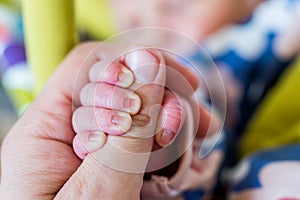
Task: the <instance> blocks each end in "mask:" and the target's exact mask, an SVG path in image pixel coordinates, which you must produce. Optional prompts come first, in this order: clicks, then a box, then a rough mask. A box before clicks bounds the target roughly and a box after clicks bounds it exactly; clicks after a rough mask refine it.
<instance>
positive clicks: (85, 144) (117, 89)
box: [72, 53, 220, 159]
mask: <svg viewBox="0 0 300 200" xmlns="http://www.w3.org/2000/svg"><path fill="white" fill-rule="evenodd" d="M150 54H151V53H150ZM152 55H153V54H152ZM153 56H154V59H157V58H155V55H153ZM165 61H166V63H168V65H170V66H172V68H174V69H175V70H177V71H179V72H180V73H181V74H182V75H183V76H185V77H188V80H189V81H190V84H191V86H192V87H193V88H194V89H196V88H197V86H198V81H197V78H196V77H195V76H194V75H193V74H191V72H190V71H189V70H188V69H187V68H184V66H182V65H180V64H178V63H177V62H175V61H174V60H172V59H170V58H169V57H168V56H165ZM108 63H109V62H108V61H106V60H102V61H98V62H96V63H94V64H93V65H92V67H91V69H90V71H89V81H90V83H87V84H86V85H85V86H84V87H83V89H82V91H81V93H80V100H81V104H82V105H83V106H82V107H80V108H78V109H77V110H76V111H75V112H74V114H73V119H72V121H73V128H74V130H75V132H76V133H77V135H76V136H75V138H74V141H73V148H74V151H75V153H76V154H77V155H78V157H80V158H81V159H84V158H85V156H86V155H88V154H89V153H93V152H95V151H97V150H99V149H100V148H101V147H102V146H103V145H104V144H105V141H106V137H105V136H106V134H108V135H122V134H124V133H126V132H127V131H128V130H129V129H130V127H131V124H132V120H131V117H130V115H135V114H136V113H137V112H138V111H139V109H140V106H141V100H140V98H139V96H138V95H137V94H135V93H134V92H133V91H131V90H130V89H129V88H128V87H129V86H130V85H131V84H132V83H133V81H134V78H133V77H134V76H133V74H132V72H131V71H129V70H128V69H129V67H128V66H126V64H124V61H122V60H119V61H115V62H113V63H111V64H108ZM124 69H125V70H124ZM124 71H126V73H127V76H126V77H127V81H125V83H126V84H125V85H124V79H123V80H122V81H123V82H122V83H120V79H118V78H117V77H118V76H117V75H118V74H122V73H123V72H124ZM116 74H117V75H116ZM108 83H109V84H108ZM128 99H130V101H128ZM124 102H125V103H124ZM128 102H131V103H128ZM128 105H129V107H130V108H128V107H127V106H128ZM199 112H200V115H201V123H199V130H198V133H197V137H204V136H207V135H212V134H214V133H216V132H217V131H218V129H219V128H220V123H219V119H218V118H217V117H215V116H213V115H212V114H211V113H209V112H208V111H207V110H206V109H205V108H204V107H203V106H201V105H199ZM116 114H118V115H121V116H119V117H117V118H116V119H118V120H114V118H115V117H114V116H116ZM118 115H117V116H118ZM182 116H183V115H182V110H181V106H180V103H179V100H178V98H177V97H176V94H174V93H173V92H172V91H169V90H167V89H166V91H165V94H164V99H163V102H162V112H161V116H160V119H161V121H160V122H159V123H160V124H161V125H162V128H161V129H160V130H158V133H157V134H156V135H155V141H156V143H157V144H158V145H159V146H161V147H165V146H167V145H169V144H170V143H172V141H173V140H174V139H175V137H176V135H177V133H178V132H179V128H180V125H181V121H182V119H181V117H182ZM210 122H212V124H213V127H215V128H213V129H211V130H212V131H211V132H210V133H208V132H207V130H208V126H209V124H210Z"/></svg>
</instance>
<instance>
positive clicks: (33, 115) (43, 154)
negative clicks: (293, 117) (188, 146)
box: [0, 0, 240, 199]
mask: <svg viewBox="0 0 300 200" xmlns="http://www.w3.org/2000/svg"><path fill="white" fill-rule="evenodd" d="M116 1H117V0H116ZM217 1H219V0H215V1H211V2H212V3H209V2H210V1H206V3H207V4H208V6H209V5H213V4H214V3H215V2H217ZM226 1H233V0H226ZM226 1H225V0H224V2H226ZM121 2H122V1H119V2H118V3H121ZM123 2H124V3H125V1H123ZM155 2H157V1H155ZM201 2H202V1H201ZM238 2H240V1H238ZM126 4H127V5H135V4H131V3H128V2H127V1H126ZM143 4H144V5H147V4H146V3H143ZM225 4H227V3H225ZM192 7H193V6H192ZM221 7H222V6H219V7H218V8H221ZM119 8H122V6H118V7H116V9H119ZM235 8H237V7H235ZM140 10H141V11H142V10H143V11H145V9H140ZM203 10H207V11H208V12H210V11H211V8H207V9H204V8H203ZM213 10H214V13H217V14H222V13H223V12H217V10H215V8H213ZM115 13H119V12H118V11H117V10H116V12H115ZM185 13H190V12H185ZM193 13H195V12H191V14H193ZM198 13H202V12H199V11H198ZM210 13H212V12H210ZM228 13H231V14H232V13H236V12H228ZM130 14H135V12H130ZM204 14H205V13H204V12H203V15H204ZM206 14H209V13H206ZM176 15H177V14H176ZM226 15H227V14H225V16H226ZM121 16H123V17H124V16H130V15H121ZM158 18H160V19H162V18H161V17H158ZM216 18H218V17H216ZM237 18H239V17H237ZM119 19H120V18H119ZM185 19H192V18H189V17H188V16H186V17H185ZM199 19H203V20H204V19H208V18H207V17H206V16H205V17H201V18H199ZM209 19H212V18H209ZM232 19H235V17H234V18H231V17H221V18H219V19H216V21H214V22H208V21H207V22H201V23H203V26H201V27H202V28H201V29H202V30H196V31H195V32H198V33H199V36H198V35H197V36H195V35H194V31H193V30H191V29H190V27H199V26H198V24H199V23H200V22H196V24H187V23H182V22H175V23H169V22H167V24H175V25H176V24H177V25H178V26H183V25H184V24H186V25H187V26H188V27H189V28H188V29H185V28H184V27H182V28H180V27H178V28H176V29H177V30H179V31H183V30H187V31H188V32H187V33H186V34H187V35H189V36H191V37H192V38H195V39H197V40H198V39H199V40H201V38H203V37H204V35H207V34H208V33H210V32H212V31H214V30H216V29H218V28H219V27H221V26H223V25H224V23H227V22H230V21H232ZM134 20H136V18H134ZM146 21H147V20H146ZM168 21H170V22H171V21H172V18H171V17H170V18H169V19H168ZM133 22H134V21H133ZM133 22H131V23H132V24H129V25H128V26H127V25H124V26H123V25H121V26H123V27H124V28H122V29H127V28H132V27H139V26H140V24H139V23H136V22H134V23H133ZM119 23H122V22H119ZM164 23H165V22H164ZM191 23H192V21H191ZM148 25H153V26H155V25H157V24H155V23H152V24H150V23H149V24H148ZM158 26H164V25H163V24H162V25H158ZM96 45H97V44H96V43H87V44H82V45H80V46H78V47H77V48H75V50H73V51H72V52H71V54H70V55H69V56H68V57H67V58H66V60H65V61H64V62H63V63H62V64H61V66H60V67H59V68H58V70H57V71H56V72H55V74H54V75H53V76H52V77H51V78H50V80H49V82H48V83H47V85H46V86H45V88H44V90H43V91H42V93H41V94H40V95H39V97H38V98H37V99H36V101H35V102H33V104H32V105H31V106H30V108H29V109H28V110H27V111H26V112H25V113H24V115H23V116H22V117H21V118H20V120H19V121H18V122H17V123H16V124H15V125H14V127H13V128H12V129H11V130H10V132H9V134H8V135H7V137H6V138H5V140H4V142H3V145H2V156H1V165H2V168H1V175H2V177H1V190H0V199H20V198H21V199H53V198H54V197H55V196H56V195H57V193H58V192H59V191H60V190H61V188H62V187H63V185H64V184H65V183H66V181H67V180H69V179H70V177H71V176H72V175H73V174H74V173H75V172H76V173H75V174H74V175H73V176H72V182H71V181H69V182H68V183H69V184H67V185H66V187H64V188H63V190H61V192H60V195H61V196H60V197H59V198H57V199H63V198H64V197H65V199H70V198H71V197H76V198H80V197H82V198H83V197H84V198H87V199H93V197H95V196H96V197H97V196H98V195H103V197H108V195H110V194H115V191H122V192H119V193H117V195H121V196H122V197H125V196H126V197H128V198H129V199H138V195H139V190H140V186H141V179H140V176H139V175H136V176H131V177H130V179H128V177H127V174H124V173H123V174H122V173H121V174H118V175H116V171H112V170H111V169H110V168H107V167H105V166H103V165H100V164H99V163H98V162H95V160H93V159H86V160H85V161H84V162H83V163H82V161H81V160H80V159H79V158H78V157H77V156H76V155H75V153H74V152H73V149H72V140H73V138H74V136H75V133H74V131H73V129H72V124H71V118H72V113H73V109H72V106H73V105H75V106H78V105H80V100H79V94H80V91H81V89H82V87H83V86H84V85H86V84H87V83H88V69H86V74H87V76H86V77H81V78H80V80H77V83H80V84H77V85H76V86H74V85H73V82H74V81H75V79H76V75H77V71H78V69H79V67H80V66H81V64H82V62H83V61H84V59H85V57H86V56H87V52H89V51H90V50H91V49H93V48H94V47H95V46H96ZM114 51H118V50H117V48H116V49H112V48H109V47H108V50H107V52H109V53H111V52H114ZM102 53H103V54H105V52H102ZM165 61H166V63H167V62H168V61H167V58H166V59H165ZM88 62H90V64H91V65H92V64H93V63H96V62H97V59H96V58H94V59H91V60H90V61H88ZM170 66H172V65H170ZM172 67H173V66H172ZM176 67H178V65H177V66H176ZM176 67H175V68H176ZM179 68H180V67H179ZM83 73H84V72H83ZM182 74H183V75H186V77H188V80H189V81H190V82H191V84H192V85H193V86H195V87H197V85H198V81H197V79H195V76H194V75H193V74H192V73H191V72H189V71H188V70H186V69H182ZM193 83H197V84H193ZM73 91H74V93H75V95H74V96H73ZM199 109H200V108H199ZM208 118H211V115H210V114H209V115H208ZM213 119H215V118H213ZM202 125H203V129H204V130H205V127H207V125H205V124H203V123H200V127H202ZM200 129H201V128H200ZM203 129H202V130H203ZM198 134H199V135H203V132H202V131H200V132H198ZM79 166H80V170H78V168H79ZM95 166H96V167H95ZM106 175H107V176H109V177H110V178H112V179H108V178H105V176H106ZM115 175H116V176H115ZM99 180H103V182H101V181H99ZM109 181H111V182H109ZM112 184H113V185H114V187H108V186H111V185H112ZM124 185H126V190H124ZM89 186H92V188H88V187H89ZM128 187H132V188H128ZM99 188H100V189H99ZM101 189H102V190H101ZM99 191H101V192H103V193H102V194H99ZM131 195H133V196H131ZM71 199H72V198H71ZM94 199H95V198H94Z"/></svg>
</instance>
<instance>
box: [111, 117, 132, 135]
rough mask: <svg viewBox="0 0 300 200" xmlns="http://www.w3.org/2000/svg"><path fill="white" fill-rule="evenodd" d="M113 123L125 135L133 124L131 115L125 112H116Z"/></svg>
mask: <svg viewBox="0 0 300 200" xmlns="http://www.w3.org/2000/svg"><path fill="white" fill-rule="evenodd" d="M111 121H112V123H113V124H114V125H116V126H117V127H118V128H119V129H120V130H121V131H122V132H124V133H125V132H127V131H128V130H129V129H130V127H131V123H132V119H131V117H130V115H129V114H128V113H124V112H115V114H114V115H113V116H112V120H111Z"/></svg>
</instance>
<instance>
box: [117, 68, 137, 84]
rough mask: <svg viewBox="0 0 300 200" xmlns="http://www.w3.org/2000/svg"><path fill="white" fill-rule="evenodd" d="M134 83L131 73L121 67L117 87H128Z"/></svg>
mask: <svg viewBox="0 0 300 200" xmlns="http://www.w3.org/2000/svg"><path fill="white" fill-rule="evenodd" d="M133 81H134V76H133V73H132V72H131V71H130V70H129V69H127V68H125V67H123V68H122V70H121V72H120V73H119V74H118V85H119V86H123V87H129V86H130V85H131V84H132V83H133Z"/></svg>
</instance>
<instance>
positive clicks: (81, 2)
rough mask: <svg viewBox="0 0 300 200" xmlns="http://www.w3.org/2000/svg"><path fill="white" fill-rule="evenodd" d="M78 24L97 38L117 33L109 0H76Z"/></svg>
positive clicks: (100, 38)
mask: <svg viewBox="0 0 300 200" xmlns="http://www.w3.org/2000/svg"><path fill="white" fill-rule="evenodd" d="M75 10H76V12H75V13H76V22H77V26H78V27H79V28H80V29H82V30H83V31H85V32H87V33H88V34H89V35H91V36H92V37H94V38H95V39H98V40H102V39H105V38H107V37H110V36H111V35H112V34H114V33H116V28H115V26H114V23H112V22H113V20H112V15H111V8H110V5H109V0H75Z"/></svg>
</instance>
